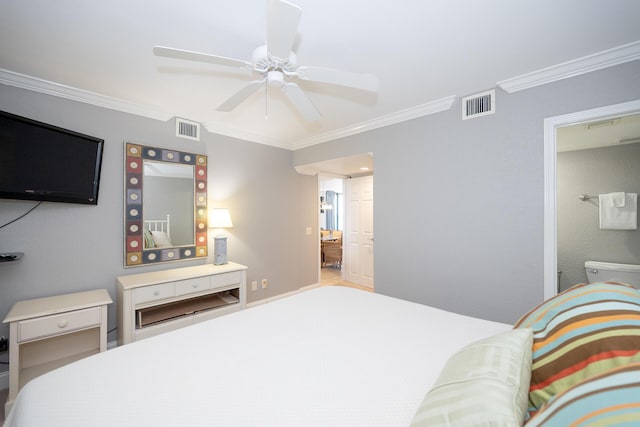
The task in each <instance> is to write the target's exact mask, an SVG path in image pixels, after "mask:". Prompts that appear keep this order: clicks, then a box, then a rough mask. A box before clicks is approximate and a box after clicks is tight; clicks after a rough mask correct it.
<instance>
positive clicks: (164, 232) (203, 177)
mask: <svg viewBox="0 0 640 427" xmlns="http://www.w3.org/2000/svg"><path fill="white" fill-rule="evenodd" d="M125 157H126V159H125V161H126V171H125V189H126V191H125V198H126V200H125V237H126V239H125V266H126V267H133V266H138V265H144V264H151V263H158V262H169V261H180V260H188V259H196V258H201V257H206V256H207V188H206V187H207V156H204V155H201V154H193V153H186V152H181V151H175V150H167V149H162V148H156V147H147V146H143V145H138V144H132V143H127V144H126V146H125Z"/></svg>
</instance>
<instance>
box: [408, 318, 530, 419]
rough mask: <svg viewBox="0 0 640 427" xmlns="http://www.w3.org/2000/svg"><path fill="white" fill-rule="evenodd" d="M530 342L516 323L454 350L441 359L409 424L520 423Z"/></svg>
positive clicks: (526, 384)
mask: <svg viewBox="0 0 640 427" xmlns="http://www.w3.org/2000/svg"><path fill="white" fill-rule="evenodd" d="M531 342H532V332H531V330H529V329H517V330H513V331H507V332H504V333H502V334H499V335H495V336H493V337H489V338H486V339H484V340H481V341H477V342H475V343H473V344H470V345H468V346H466V347H464V348H463V349H461V350H459V351H458V352H457V353H456V354H454V355H453V356H451V358H450V359H449V360H448V361H447V364H446V365H445V367H444V369H443V370H442V372H441V373H440V376H439V378H438V380H437V381H436V384H435V386H434V387H433V388H432V389H431V390H430V391H429V392H428V393H427V395H426V396H425V398H424V400H423V401H422V403H421V405H420V407H419V408H418V410H417V412H416V414H415V416H414V418H413V422H412V423H411V426H413V427H426V426H428V427H445V426H465V427H475V426H477V427H486V426H492V427H514V426H521V425H522V423H523V422H524V417H525V413H526V410H527V391H528V389H529V375H530V369H531Z"/></svg>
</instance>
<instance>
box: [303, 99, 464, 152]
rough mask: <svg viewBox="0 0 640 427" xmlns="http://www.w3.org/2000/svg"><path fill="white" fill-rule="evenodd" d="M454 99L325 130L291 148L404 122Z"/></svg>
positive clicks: (442, 107) (445, 107)
mask: <svg viewBox="0 0 640 427" xmlns="http://www.w3.org/2000/svg"><path fill="white" fill-rule="evenodd" d="M455 100H456V97H455V95H451V96H447V97H445V98H440V99H437V100H435V101H431V102H428V103H426V104H421V105H417V106H415V107H411V108H407V109H404V110H401V111H398V112H396V113H391V114H387V115H386V116H381V117H377V118H375V119H372V120H367V121H365V122H360V123H358V124H355V125H353V126H347V127H344V128H342V129H336V130H334V131H330V132H325V133H323V134H320V135H316V136H313V137H310V138H305V139H303V140H300V141H298V142H295V143H294V144H293V150H294V151H295V150H300V149H302V148H306V147H310V146H312V145H316V144H321V143H323V142H328V141H333V140H335V139H340V138H344V137H346V136H351V135H355V134H357V133H361V132H366V131H369V130H373V129H378V128H381V127H385V126H389V125H394V124H396V123H401V122H406V121H407V120H411V119H415V118H418V117H423V116H428V115H429V114H435V113H439V112H440V111H445V110H448V109H450V108H451V106H452V105H453V103H454V101H455Z"/></svg>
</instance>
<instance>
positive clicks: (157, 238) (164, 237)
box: [151, 231, 173, 248]
mask: <svg viewBox="0 0 640 427" xmlns="http://www.w3.org/2000/svg"><path fill="white" fill-rule="evenodd" d="M151 235H152V236H153V241H154V243H155V244H156V247H158V248H163V247H170V246H173V245H172V244H171V239H169V235H168V234H167V233H165V232H164V231H152V232H151Z"/></svg>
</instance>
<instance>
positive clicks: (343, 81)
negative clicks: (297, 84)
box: [296, 66, 380, 92]
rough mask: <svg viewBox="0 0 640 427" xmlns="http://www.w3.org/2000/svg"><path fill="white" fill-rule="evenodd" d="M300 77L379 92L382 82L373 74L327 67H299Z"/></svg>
mask: <svg viewBox="0 0 640 427" xmlns="http://www.w3.org/2000/svg"><path fill="white" fill-rule="evenodd" d="M296 71H297V73H298V77H299V78H300V79H302V80H308V81H312V82H321V83H331V84H334V85H339V86H346V87H352V88H355V89H360V90H366V91H368V92H377V91H378V87H379V86H380V82H379V81H378V78H377V77H376V76H374V75H373V74H360V73H352V72H350V71H341V70H334V69H333V68H326V67H305V66H302V67H298V69H297V70H296Z"/></svg>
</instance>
